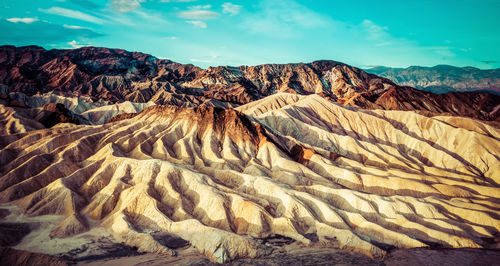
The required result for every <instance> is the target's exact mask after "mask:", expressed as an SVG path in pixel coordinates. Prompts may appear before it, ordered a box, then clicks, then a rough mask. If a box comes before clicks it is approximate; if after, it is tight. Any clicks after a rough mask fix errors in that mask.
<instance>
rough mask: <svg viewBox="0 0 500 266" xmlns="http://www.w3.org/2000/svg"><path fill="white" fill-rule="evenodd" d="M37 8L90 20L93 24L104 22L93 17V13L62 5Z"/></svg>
mask: <svg viewBox="0 0 500 266" xmlns="http://www.w3.org/2000/svg"><path fill="white" fill-rule="evenodd" d="M38 10H39V11H41V12H44V13H47V14H53V15H58V16H62V17H67V18H74V19H78V20H83V21H88V22H92V23H95V24H103V23H104V22H105V21H104V20H103V19H101V18H98V17H95V16H93V15H90V14H86V13H83V12H80V11H77V10H72V9H67V8H62V7H51V8H49V9H38Z"/></svg>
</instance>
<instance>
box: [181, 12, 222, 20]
mask: <svg viewBox="0 0 500 266" xmlns="http://www.w3.org/2000/svg"><path fill="white" fill-rule="evenodd" d="M177 15H178V16H179V17H180V18H188V19H211V18H215V17H218V16H219V13H217V12H213V11H209V10H187V11H181V12H179V13H177Z"/></svg>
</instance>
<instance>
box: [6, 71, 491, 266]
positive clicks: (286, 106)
mask: <svg viewBox="0 0 500 266" xmlns="http://www.w3.org/2000/svg"><path fill="white" fill-rule="evenodd" d="M366 75H367V74H366ZM193 86H195V84H193ZM339 90H340V89H339ZM318 94H320V95H316V94H313V95H308V96H303V95H298V94H297V93H275V94H274V95H272V96H269V97H267V98H263V99H261V100H258V101H253V102H251V103H248V104H246V105H242V106H240V107H238V108H236V109H223V108H219V107H211V106H206V105H203V106H200V107H194V108H192V107H189V108H188V107H175V106H150V107H147V108H145V109H144V110H142V111H141V112H140V113H139V114H137V115H125V117H123V119H116V120H115V121H110V122H109V123H106V124H103V125H94V126H90V125H72V126H58V127H53V128H48V129H46V128H42V129H36V128H35V127H34V126H31V127H30V125H31V124H30V123H31V122H29V121H28V120H23V119H20V118H19V117H16V113H15V112H12V111H11V110H12V108H11V109H9V108H10V107H2V108H3V110H2V113H1V115H0V123H1V124H3V125H15V126H10V127H13V128H15V129H16V130H3V131H2V132H1V134H2V136H0V139H1V142H0V202H1V203H2V204H8V205H12V204H14V205H16V206H18V207H19V208H21V209H22V210H23V211H24V213H25V215H27V216H42V215H62V216H64V217H65V219H63V220H62V221H61V222H60V224H58V225H57V226H56V228H55V229H54V230H53V231H52V233H51V236H52V237H56V238H58V237H68V236H71V235H75V234H76V235H77V234H79V233H81V232H83V231H85V230H87V229H89V228H92V227H104V228H106V230H108V231H109V232H110V233H112V234H114V236H115V237H116V239H117V241H122V242H124V243H126V244H127V245H130V246H136V247H137V248H138V250H139V251H147V252H156V253H162V254H171V255H173V254H175V251H174V250H173V249H172V248H169V247H168V246H165V245H163V244H162V243H161V241H158V240H157V239H156V238H155V237H154V235H155V234H157V233H169V234H172V235H175V236H178V237H180V238H182V239H184V240H186V241H188V242H190V243H191V245H192V246H194V247H195V248H196V249H197V250H198V251H199V252H200V253H202V254H204V255H206V256H207V257H208V258H210V259H211V260H213V261H217V262H227V261H229V260H233V259H237V258H255V257H261V256H264V255H266V254H270V253H271V252H275V250H273V249H275V247H273V246H272V245H271V246H270V245H266V244H265V243H264V242H263V241H262V240H261V239H264V238H267V237H275V236H284V237H288V238H291V239H293V240H295V241H297V242H299V243H302V244H303V245H326V246H333V247H340V248H343V249H347V250H352V251H357V252H360V253H363V254H366V255H369V256H371V257H373V258H379V257H384V256H385V255H386V254H387V251H388V250H390V249H392V248H412V247H429V246H430V247H450V248H451V247H454V248H458V247H473V248H481V247H483V248H498V236H499V232H500V218H499V217H500V211H499V210H500V205H499V202H500V198H499V195H500V187H499V183H500V163H499V160H500V159H499V154H500V130H499V129H498V128H497V127H494V126H491V125H489V124H487V123H483V122H481V121H478V120H474V119H470V118H464V117H455V116H439V115H434V116H431V117H429V116H424V115H421V114H418V113H416V112H410V111H386V110H363V109H358V108H356V107H352V106H344V105H342V104H339V103H334V102H332V101H331V100H329V96H328V95H327V94H326V93H325V94H323V93H318ZM332 95H333V94H332ZM332 97H333V96H332Z"/></svg>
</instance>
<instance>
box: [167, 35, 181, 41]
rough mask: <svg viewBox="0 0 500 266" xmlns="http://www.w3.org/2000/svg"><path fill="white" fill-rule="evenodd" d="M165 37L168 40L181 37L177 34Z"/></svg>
mask: <svg viewBox="0 0 500 266" xmlns="http://www.w3.org/2000/svg"><path fill="white" fill-rule="evenodd" d="M165 39H167V40H178V39H179V37H177V36H167V37H165Z"/></svg>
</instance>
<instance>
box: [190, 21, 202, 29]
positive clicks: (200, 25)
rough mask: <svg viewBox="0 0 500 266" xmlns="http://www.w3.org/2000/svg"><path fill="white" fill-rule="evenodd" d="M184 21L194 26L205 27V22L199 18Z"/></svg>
mask: <svg viewBox="0 0 500 266" xmlns="http://www.w3.org/2000/svg"><path fill="white" fill-rule="evenodd" d="M186 23H189V24H192V25H194V26H195V27H198V28H202V29H205V28H207V23H205V22H203V21H199V20H187V21H186Z"/></svg>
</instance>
